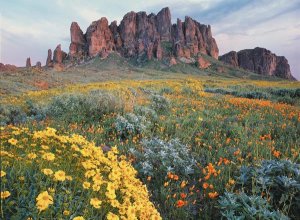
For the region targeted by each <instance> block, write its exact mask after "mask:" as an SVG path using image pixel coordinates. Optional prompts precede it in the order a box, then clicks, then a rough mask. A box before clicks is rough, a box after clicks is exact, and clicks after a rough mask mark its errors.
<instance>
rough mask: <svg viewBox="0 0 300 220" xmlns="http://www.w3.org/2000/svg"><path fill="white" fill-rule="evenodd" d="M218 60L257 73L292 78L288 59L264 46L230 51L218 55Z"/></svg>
mask: <svg viewBox="0 0 300 220" xmlns="http://www.w3.org/2000/svg"><path fill="white" fill-rule="evenodd" d="M219 60H221V61H223V62H225V63H228V64H230V65H232V66H234V67H241V68H243V69H246V70H250V71H252V72H256V73H258V74H262V75H270V76H277V77H280V78H284V79H294V77H293V76H292V74H291V71H290V65H289V63H288V60H287V59H286V58H285V57H284V56H277V55H276V54H274V53H272V52H271V51H269V50H267V49H265V48H260V47H256V48H254V49H245V50H241V51H239V52H236V51H230V52H229V53H226V54H224V55H222V56H220V57H219Z"/></svg>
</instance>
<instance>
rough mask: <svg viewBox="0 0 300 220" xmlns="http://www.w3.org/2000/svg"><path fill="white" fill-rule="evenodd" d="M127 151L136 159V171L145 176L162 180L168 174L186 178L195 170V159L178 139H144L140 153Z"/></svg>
mask: <svg viewBox="0 0 300 220" xmlns="http://www.w3.org/2000/svg"><path fill="white" fill-rule="evenodd" d="M129 151H130V153H131V154H133V155H134V156H135V157H136V158H137V161H136V163H135V166H136V168H137V170H138V171H139V172H140V173H141V174H143V175H145V176H148V175H150V176H155V177H158V176H161V177H162V179H163V178H164V177H165V176H166V175H167V173H168V172H173V173H176V174H178V175H180V176H187V175H189V174H192V173H194V171H195V169H196V161H195V159H194V158H193V156H192V155H191V154H190V151H189V150H188V148H187V146H186V145H184V144H182V143H181V142H180V141H179V140H178V139H172V140H170V141H168V142H165V141H163V140H160V139H158V138H152V139H149V140H146V139H145V140H143V141H142V150H141V151H139V150H137V149H135V148H131V149H130V150H129Z"/></svg>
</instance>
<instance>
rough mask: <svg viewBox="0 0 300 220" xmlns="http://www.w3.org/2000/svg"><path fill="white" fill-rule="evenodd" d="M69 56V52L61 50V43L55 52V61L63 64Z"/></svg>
mask: <svg viewBox="0 0 300 220" xmlns="http://www.w3.org/2000/svg"><path fill="white" fill-rule="evenodd" d="M66 57H67V53H65V52H64V51H62V50H61V45H60V44H59V45H57V47H56V48H55V50H54V53H53V62H54V63H59V64H61V63H62V62H63V60H64V59H65V58H66Z"/></svg>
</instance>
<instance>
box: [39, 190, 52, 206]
mask: <svg viewBox="0 0 300 220" xmlns="http://www.w3.org/2000/svg"><path fill="white" fill-rule="evenodd" d="M36 202H37V203H36V206H37V208H38V210H39V211H43V210H45V209H47V208H48V206H49V205H52V204H53V198H52V196H50V195H49V194H48V192H47V191H44V192H42V193H40V194H39V195H38V197H37V198H36Z"/></svg>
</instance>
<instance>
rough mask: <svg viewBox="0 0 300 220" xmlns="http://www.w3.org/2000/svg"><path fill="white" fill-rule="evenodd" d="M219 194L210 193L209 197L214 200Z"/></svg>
mask: <svg viewBox="0 0 300 220" xmlns="http://www.w3.org/2000/svg"><path fill="white" fill-rule="evenodd" d="M218 195H219V193H217V192H210V193H208V197H209V198H211V199H214V198H216V197H218Z"/></svg>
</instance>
